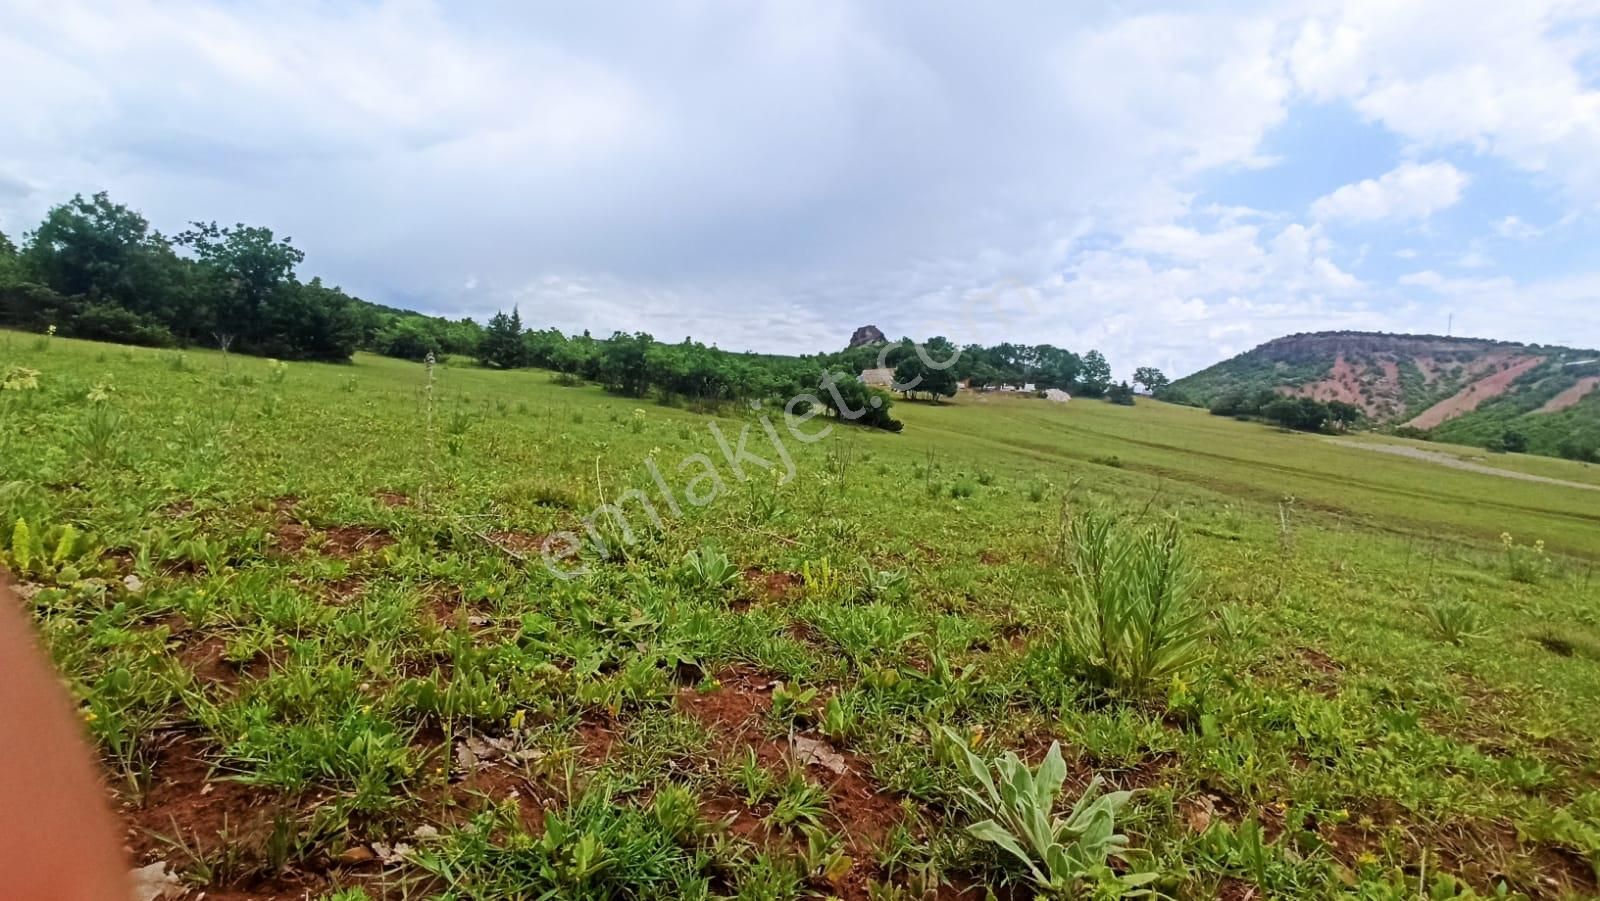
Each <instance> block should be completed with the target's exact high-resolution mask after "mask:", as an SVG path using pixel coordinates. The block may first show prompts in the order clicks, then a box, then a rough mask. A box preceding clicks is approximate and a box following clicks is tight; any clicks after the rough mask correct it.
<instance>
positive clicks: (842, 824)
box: [678, 668, 902, 901]
mask: <svg viewBox="0 0 1600 901" xmlns="http://www.w3.org/2000/svg"><path fill="white" fill-rule="evenodd" d="M717 681H718V683H719V685H718V687H717V688H716V689H715V690H713V691H709V692H699V691H696V690H694V689H690V688H686V689H683V690H681V691H679V692H678V707H679V709H680V710H682V711H684V712H685V713H687V714H688V715H689V716H691V717H693V718H694V719H696V720H698V721H699V722H700V723H701V724H702V725H703V726H705V727H706V729H707V730H708V731H709V732H710V733H711V736H712V742H713V745H714V748H715V750H716V753H717V754H718V756H720V757H721V758H722V759H724V760H726V761H733V760H737V759H738V758H739V756H740V755H743V754H744V753H745V749H746V748H751V749H754V751H755V753H756V757H757V759H758V760H760V761H761V763H762V764H763V765H764V766H766V767H768V768H769V769H772V770H774V771H778V772H785V771H788V770H789V769H791V768H795V767H800V768H803V769H804V770H805V772H806V774H807V776H808V778H810V779H811V781H812V782H814V783H815V784H817V785H819V786H821V787H822V788H823V789H825V790H826V792H827V794H828V814H827V816H826V817H825V818H824V822H825V824H826V825H827V826H828V827H829V828H830V829H833V830H834V831H836V832H838V833H839V834H841V835H842V836H843V837H844V840H845V846H846V848H847V849H848V850H849V853H850V855H851V856H852V857H853V858H854V860H855V864H854V866H853V867H852V869H851V871H850V872H849V873H848V874H847V875H846V876H845V877H844V878H843V879H842V880H840V881H839V882H838V883H834V884H833V885H831V886H829V888H830V889H831V891H832V892H833V894H835V895H837V896H838V897H840V898H842V899H845V901H854V899H864V898H866V897H868V896H867V881H868V879H870V878H873V877H875V876H876V875H878V873H877V867H876V864H875V863H874V859H875V852H876V850H877V849H878V848H879V847H880V846H881V845H882V843H883V841H884V839H885V838H886V837H887V835H888V834H889V831H890V830H891V829H893V828H894V827H895V826H896V825H897V824H899V823H900V821H901V819H902V807H901V804H900V802H899V801H898V800H897V799H896V798H895V797H893V796H892V795H891V794H890V793H888V792H887V791H886V790H884V789H883V788H882V787H881V786H879V785H877V784H876V783H875V782H873V781H872V780H871V779H870V778H869V776H868V774H869V773H870V772H871V767H870V765H869V764H868V762H867V761H866V760H865V759H864V758H862V757H860V756H859V755H857V754H854V753H852V752H850V751H848V750H844V749H839V748H835V747H834V746H832V745H831V744H830V743H828V742H827V741H826V740H824V739H821V738H817V737H815V736H797V737H796V741H795V743H793V744H792V743H791V740H790V737H787V736H785V737H770V736H769V735H768V734H767V733H766V732H765V730H763V728H762V721H763V719H764V718H765V715H766V713H767V711H768V710H770V709H771V708H772V691H773V689H774V688H775V687H776V686H777V685H778V684H780V683H779V682H778V681H776V680H774V679H772V678H771V677H769V676H766V675H764V674H762V673H759V672H757V671H755V670H752V669H748V668H739V669H734V670H729V671H727V672H724V673H722V674H720V675H719V676H718V680H717ZM806 749H810V750H809V751H807V750H806ZM701 809H702V812H703V813H704V814H705V815H706V816H707V818H708V819H712V820H715V821H718V822H727V823H728V828H729V830H730V831H731V832H733V833H734V834H735V835H739V836H742V837H746V838H751V839H753V840H754V839H760V840H761V841H762V842H763V843H766V844H770V843H771V842H774V841H782V840H783V839H784V838H785V837H784V836H777V835H773V834H771V832H770V830H769V829H768V828H767V825H766V823H765V822H763V821H762V819H761V818H760V816H759V815H758V814H757V812H755V811H751V810H748V809H746V808H745V806H744V805H743V803H742V802H741V801H739V800H738V799H736V798H733V797H731V796H726V795H713V796H712V797H711V798H709V799H707V800H706V801H704V802H703V804H702V808H701ZM789 838H791V839H792V838H793V837H792V836H790V837H789Z"/></svg>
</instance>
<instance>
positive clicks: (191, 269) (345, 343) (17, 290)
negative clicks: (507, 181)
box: [0, 193, 480, 362]
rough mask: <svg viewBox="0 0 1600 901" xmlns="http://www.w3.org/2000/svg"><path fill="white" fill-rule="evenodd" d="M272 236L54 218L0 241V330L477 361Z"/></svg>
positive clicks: (110, 217) (81, 212)
mask: <svg viewBox="0 0 1600 901" xmlns="http://www.w3.org/2000/svg"><path fill="white" fill-rule="evenodd" d="M304 258H305V254H304V252H303V251H302V250H300V248H298V247H296V246H295V245H294V244H293V242H292V241H291V240H290V239H289V238H287V237H279V236H277V235H276V234H274V233H273V231H272V230H271V229H270V228H263V227H260V226H249V225H243V224H238V225H233V226H219V225H218V224H217V223H215V222H200V221H196V222H192V223H190V225H189V227H188V228H186V229H185V230H183V231H182V232H179V233H178V234H176V235H171V236H169V235H164V234H162V233H160V232H158V231H156V230H155V229H153V228H151V227H150V223H149V222H148V221H147V220H146V219H145V218H144V216H142V215H140V214H139V213H138V212H137V211H135V210H133V209H130V208H129V207H127V206H124V205H122V204H119V203H116V202H114V201H112V200H111V198H110V197H108V196H107V195H106V194H104V193H100V194H96V195H94V196H93V197H88V198H85V197H83V196H81V195H80V196H75V197H73V198H72V199H71V200H69V201H67V202H66V203H62V204H60V205H58V206H56V207H54V208H52V209H51V210H50V212H49V213H48V214H47V215H46V216H45V218H44V221H43V222H41V223H40V224H39V226H38V227H37V228H35V229H34V230H33V231H31V232H29V233H28V234H27V235H25V236H24V237H23V239H22V241H21V242H20V244H19V243H16V242H13V241H12V240H10V239H9V238H7V237H5V236H3V235H0V326H3V327H7V328H18V329H23V330H27V331H38V332H42V331H45V330H47V329H51V328H54V329H55V330H56V331H57V332H58V333H60V334H62V335H67V336H71V337H78V338H89V339H94V340H99V341H115V342H120V343H124V344H138V345H145V346H150V347H188V346H203V347H215V348H220V349H222V350H228V351H233V352H237V353H246V354H255V355H259V356H269V357H277V358H280V359H285V360H323V361H334V362H337V361H344V360H348V359H349V358H350V355H351V354H352V353H354V352H355V351H356V350H357V349H358V348H359V349H366V350H372V351H375V352H378V353H385V354H389V355H391V356H399V357H407V358H411V359H417V360H420V359H422V358H423V357H424V356H426V355H427V354H428V353H429V352H433V353H435V354H443V353H471V352H472V351H473V350H474V349H475V348H476V347H477V344H478V336H479V332H480V329H479V327H478V326H477V325H476V324H475V323H473V322H472V321H471V320H461V321H454V322H452V321H450V320H446V319H441V318H436V317H429V316H422V315H419V314H416V313H411V312H408V311H404V310H396V309H393V308H390V307H384V306H380V305H377V304H371V303H367V302H365V301H362V300H360V299H358V298H355V297H351V296H350V295H348V294H346V293H345V292H344V291H342V290H341V289H339V288H338V287H335V286H331V285H327V284H324V283H323V281H322V279H321V278H318V277H315V276H313V277H311V278H310V279H309V280H302V278H301V276H300V273H299V272H298V269H299V266H300V263H301V262H302V261H303V260H304Z"/></svg>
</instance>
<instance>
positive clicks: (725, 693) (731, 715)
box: [678, 667, 777, 741]
mask: <svg viewBox="0 0 1600 901" xmlns="http://www.w3.org/2000/svg"><path fill="white" fill-rule="evenodd" d="M717 682H718V686H717V688H716V689H715V690H713V691H708V692H700V691H697V690H695V689H693V688H683V689H680V690H679V691H678V707H679V709H681V710H683V711H684V712H685V713H687V714H689V715H690V716H692V717H694V718H695V719H697V720H699V721H700V722H701V724H702V725H704V726H706V728H708V729H710V730H712V732H713V733H733V734H735V735H736V736H740V737H746V738H749V737H754V738H755V739H756V740H757V741H759V740H760V738H761V733H760V730H759V729H756V728H754V721H756V720H759V719H760V718H761V717H762V716H764V715H765V714H766V712H767V711H768V710H771V709H772V687H773V686H774V685H775V684H777V683H776V681H775V680H773V679H771V678H770V677H767V676H764V675H762V674H761V673H758V672H756V671H755V670H752V669H748V668H743V667H741V668H736V669H731V670H728V671H726V672H723V673H721V674H719V675H718V676H717Z"/></svg>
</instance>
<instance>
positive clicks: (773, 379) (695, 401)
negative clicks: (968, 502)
mask: <svg viewBox="0 0 1600 901" xmlns="http://www.w3.org/2000/svg"><path fill="white" fill-rule="evenodd" d="M476 357H477V359H478V362H479V363H481V364H483V365H484V366H491V367H494V368H498V369H519V368H523V367H536V368H539V369H548V370H551V371H553V372H555V373H557V378H559V379H562V380H564V381H568V382H571V383H574V384H575V383H577V382H579V381H590V382H595V383H597V384H599V385H601V386H602V387H604V388H605V389H606V390H608V391H611V392H614V393H617V394H623V395H626V396H629V397H645V396H649V395H654V396H655V397H656V398H657V399H658V400H660V401H661V402H663V403H669V404H678V403H687V404H689V405H691V406H695V407H697V408H706V407H714V406H717V405H720V404H724V403H732V402H747V401H759V400H768V399H777V400H779V401H781V402H783V403H785V404H786V406H787V407H788V409H789V412H791V413H794V414H795V415H803V414H804V413H806V412H808V411H809V409H810V407H811V400H807V399H806V398H810V399H814V400H815V401H816V402H817V403H818V404H819V405H820V406H821V407H822V409H823V410H824V411H826V412H827V413H828V414H831V415H833V416H837V417H840V418H841V419H844V420H847V421H851V422H855V423H858V424H861V425H868V426H873V427H875V428H881V429H887V430H889V431H895V432H898V431H900V429H901V428H902V424H901V422H900V421H899V420H897V419H895V418H894V417H893V416H891V415H890V413H889V409H890V407H891V406H892V405H893V398H892V397H891V396H890V394H889V392H887V391H883V390H881V389H878V388H874V387H871V386H869V385H865V384H863V383H862V382H861V381H860V379H859V378H858V377H857V375H856V373H855V372H853V371H849V370H844V371H840V369H839V368H838V367H837V366H835V365H834V364H835V362H836V361H834V360H832V359H831V358H830V356H829V355H825V354H818V355H811V356H800V357H785V356H775V355H768V354H757V353H734V352H731V351H726V350H721V349H719V348H715V347H708V346H706V345H705V344H702V343H700V342H698V341H695V340H693V339H691V338H684V339H683V341H682V342H680V343H677V344H667V343H663V342H660V341H657V340H656V339H655V338H654V337H653V336H651V335H649V334H647V333H644V332H634V333H631V334H630V333H628V332H620V331H619V332H614V333H612V335H611V337H609V338H604V339H602V338H595V337H593V336H591V335H590V334H589V333H588V332H584V333H583V334H581V335H576V336H570V337H569V336H567V335H566V334H564V333H562V332H560V331H558V330H557V329H553V328H545V329H529V328H525V327H524V326H523V324H522V316H521V313H520V312H519V311H517V310H516V309H513V310H512V311H511V312H509V313H507V312H504V311H502V312H499V313H496V314H495V315H494V316H492V317H490V319H489V322H488V324H487V325H486V326H484V328H483V334H482V337H481V339H480V341H479V344H478V348H477V350H476ZM796 398H798V400H795V399H796Z"/></svg>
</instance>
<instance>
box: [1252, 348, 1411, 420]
mask: <svg viewBox="0 0 1600 901" xmlns="http://www.w3.org/2000/svg"><path fill="white" fill-rule="evenodd" d="M1378 365H1379V367H1380V368H1381V369H1382V371H1383V378H1382V379H1379V380H1377V381H1376V382H1375V383H1371V384H1367V385H1366V387H1367V391H1366V393H1363V392H1362V390H1361V389H1362V387H1363V381H1364V380H1366V379H1368V376H1367V375H1366V373H1364V372H1363V371H1361V370H1359V369H1357V368H1356V366H1355V365H1354V364H1352V363H1351V362H1350V361H1349V360H1347V359H1345V356H1344V354H1339V355H1338V356H1336V357H1335V358H1334V361H1333V368H1332V369H1331V370H1329V372H1328V374H1327V375H1325V376H1323V377H1322V378H1321V379H1319V380H1318V381H1315V382H1312V383H1311V384H1309V385H1301V386H1299V387H1298V388H1282V389H1280V391H1281V393H1283V394H1286V395H1288V396H1289V397H1310V398H1313V399H1315V400H1320V401H1322V402H1324V403H1327V402H1330V401H1343V402H1344V403H1347V404H1354V405H1355V406H1357V407H1360V408H1361V409H1362V411H1363V412H1364V413H1366V414H1367V415H1368V416H1373V417H1378V416H1381V415H1383V414H1384V413H1385V412H1386V411H1387V409H1388V408H1389V407H1391V406H1393V405H1394V398H1396V397H1399V395H1400V367H1399V366H1398V365H1396V364H1395V362H1394V361H1393V360H1382V361H1379V363H1378Z"/></svg>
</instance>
